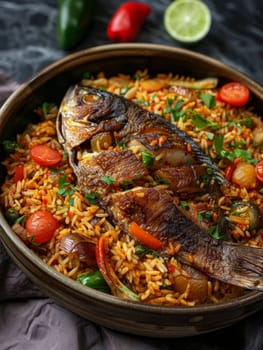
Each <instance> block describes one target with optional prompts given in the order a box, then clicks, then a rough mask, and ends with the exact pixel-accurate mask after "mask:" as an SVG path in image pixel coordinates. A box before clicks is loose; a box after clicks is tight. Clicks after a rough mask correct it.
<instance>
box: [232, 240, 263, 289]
mask: <svg viewBox="0 0 263 350" xmlns="http://www.w3.org/2000/svg"><path fill="white" fill-rule="evenodd" d="M225 244H227V245H228V247H229V248H230V249H229V250H228V252H227V256H226V261H225V263H226V264H227V263H229V264H231V265H230V266H231V268H230V270H229V276H228V277H227V276H226V282H228V283H231V284H235V285H238V286H240V287H243V288H248V289H253V290H259V291H263V249H262V248H258V247H249V246H243V245H237V244H233V243H225Z"/></svg>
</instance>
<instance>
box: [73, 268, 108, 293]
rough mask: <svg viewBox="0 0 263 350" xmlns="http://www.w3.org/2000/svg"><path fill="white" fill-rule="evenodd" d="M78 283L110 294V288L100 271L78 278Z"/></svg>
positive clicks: (84, 274)
mask: <svg viewBox="0 0 263 350" xmlns="http://www.w3.org/2000/svg"><path fill="white" fill-rule="evenodd" d="M77 281H78V282H80V283H81V284H83V285H84V286H87V287H90V288H93V289H97V290H100V291H101V292H104V293H110V288H109V286H108V284H107V283H106V281H105V279H104V278H103V276H102V274H101V272H100V271H99V270H97V271H94V272H91V273H83V274H81V275H79V276H78V277H77Z"/></svg>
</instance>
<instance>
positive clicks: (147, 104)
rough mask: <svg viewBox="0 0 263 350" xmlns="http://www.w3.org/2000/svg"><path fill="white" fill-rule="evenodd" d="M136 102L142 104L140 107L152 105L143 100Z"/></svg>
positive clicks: (139, 99)
mask: <svg viewBox="0 0 263 350" xmlns="http://www.w3.org/2000/svg"><path fill="white" fill-rule="evenodd" d="M134 102H135V103H138V104H140V105H142V106H149V104H150V103H149V102H148V101H146V100H143V99H142V98H136V99H135V100H134Z"/></svg>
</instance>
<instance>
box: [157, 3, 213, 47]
mask: <svg viewBox="0 0 263 350" xmlns="http://www.w3.org/2000/svg"><path fill="white" fill-rule="evenodd" d="M164 26H165V29H166V31H167V32H168V34H169V35H171V37H172V38H174V39H175V40H177V41H180V42H182V43H194V42H197V41H199V40H201V39H202V38H204V37H205V36H206V34H207V33H208V32H209V29H210V27H211V12H210V10H209V8H208V7H207V5H206V4H204V3H203V2H202V1H201V0H175V1H174V2H172V3H171V4H170V5H169V6H168V7H167V9H166V11H165V14H164Z"/></svg>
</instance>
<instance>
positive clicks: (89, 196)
mask: <svg viewBox="0 0 263 350" xmlns="http://www.w3.org/2000/svg"><path fill="white" fill-rule="evenodd" d="M99 196H100V195H99V193H97V192H90V193H86V194H85V195H84V197H85V199H86V200H87V201H88V202H89V203H90V204H98V198H99Z"/></svg>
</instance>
